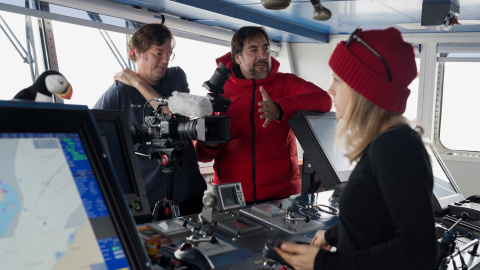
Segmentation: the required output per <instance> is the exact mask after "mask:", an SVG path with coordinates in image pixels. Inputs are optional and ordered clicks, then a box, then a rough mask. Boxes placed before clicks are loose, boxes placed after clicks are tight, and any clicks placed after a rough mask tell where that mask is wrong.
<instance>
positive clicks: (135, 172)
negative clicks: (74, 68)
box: [92, 110, 152, 224]
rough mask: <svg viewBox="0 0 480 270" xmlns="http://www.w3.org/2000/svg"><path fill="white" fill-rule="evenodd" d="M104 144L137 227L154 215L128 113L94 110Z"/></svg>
mask: <svg viewBox="0 0 480 270" xmlns="http://www.w3.org/2000/svg"><path fill="white" fill-rule="evenodd" d="M92 114H93V117H94V118H95V122H96V123H97V127H98V129H99V131H100V136H101V138H102V141H103V144H104V146H105V149H106V151H107V155H108V157H109V158H110V160H111V162H112V165H113V169H114V170H115V173H116V174H117V177H118V181H119V183H120V187H121V188H122V191H123V195H124V196H125V199H126V200H127V205H128V207H129V208H130V211H131V212H132V215H133V218H134V219H135V222H136V223H137V224H140V223H146V222H150V221H151V219H152V215H151V212H150V205H149V203H148V199H147V193H146V192H145V187H144V185H143V180H142V175H141V173H140V168H139V167H138V161H137V159H136V158H135V153H134V151H133V142H132V138H131V135H130V132H129V131H128V127H127V120H126V116H125V112H124V111H117V110H92Z"/></svg>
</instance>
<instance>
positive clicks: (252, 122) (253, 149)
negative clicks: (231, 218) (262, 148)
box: [250, 79, 257, 203]
mask: <svg viewBox="0 0 480 270" xmlns="http://www.w3.org/2000/svg"><path fill="white" fill-rule="evenodd" d="M252 81H253V91H252V114H251V116H250V123H251V124H252V183H253V202H254V203H257V185H256V181H255V119H254V115H255V90H256V88H257V83H256V81H255V79H252Z"/></svg>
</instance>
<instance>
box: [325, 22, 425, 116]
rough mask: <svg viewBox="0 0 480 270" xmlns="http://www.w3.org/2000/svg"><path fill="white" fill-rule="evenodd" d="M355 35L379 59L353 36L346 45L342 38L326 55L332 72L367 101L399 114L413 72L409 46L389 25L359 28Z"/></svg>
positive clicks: (415, 68) (410, 46)
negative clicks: (377, 27) (390, 78)
mask: <svg viewBox="0 0 480 270" xmlns="http://www.w3.org/2000/svg"><path fill="white" fill-rule="evenodd" d="M357 36H358V37H360V38H361V39H362V40H363V41H364V42H365V43H367V44H368V45H369V46H370V47H372V49H373V50H375V51H376V52H377V53H378V54H380V55H381V56H382V57H383V59H385V61H386V62H387V65H388V67H389V68H390V72H391V74H392V81H389V80H388V73H387V70H386V68H385V65H384V64H383V63H382V61H381V60H380V59H379V58H378V57H377V56H375V55H374V54H373V53H372V52H370V51H369V50H368V49H367V48H366V47H365V46H363V45H362V44H361V43H360V42H358V41H357V40H355V39H354V40H352V42H351V43H350V44H349V46H348V47H345V44H346V42H345V41H342V42H341V43H339V44H338V45H337V47H336V48H335V50H334V51H333V54H332V56H331V57H330V61H329V65H330V67H331V68H332V70H333V72H335V74H336V75H337V76H339V77H340V78H341V79H342V80H343V81H344V82H346V83H347V84H348V85H349V86H350V87H352V88H353V89H354V90H355V91H357V92H358V93H360V94H361V95H362V96H364V97H365V98H366V99H368V100H369V101H370V102H372V103H374V104H376V105H377V106H380V107H381V108H384V109H386V110H388V111H391V112H394V113H398V114H403V113H404V112H405V108H406V106H407V99H408V96H409V95H410V89H408V85H409V84H410V83H411V82H412V81H413V79H415V77H416V76H417V66H416V64H415V54H414V51H413V46H412V45H411V44H410V43H407V42H405V41H403V38H402V35H401V33H400V31H398V30H397V29H395V28H393V27H391V28H388V29H385V30H369V31H359V32H357Z"/></svg>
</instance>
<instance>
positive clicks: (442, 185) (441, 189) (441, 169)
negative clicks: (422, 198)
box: [424, 139, 464, 213]
mask: <svg viewBox="0 0 480 270" xmlns="http://www.w3.org/2000/svg"><path fill="white" fill-rule="evenodd" d="M424 143H425V148H426V149H427V152H428V154H429V155H430V162H431V163H432V170H433V194H434V196H433V198H432V200H433V207H434V209H435V212H437V213H443V212H447V211H448V205H449V204H451V203H454V202H458V201H461V200H463V199H464V197H463V195H462V193H461V192H460V189H459V188H458V186H457V184H456V183H455V181H454V180H453V177H452V175H451V174H450V172H449V171H448V169H447V167H446V166H445V164H444V163H443V161H442V159H441V158H440V155H439V154H438V152H437V150H436V149H435V147H434V146H433V144H432V143H431V142H430V141H429V140H426V139H425V140H424Z"/></svg>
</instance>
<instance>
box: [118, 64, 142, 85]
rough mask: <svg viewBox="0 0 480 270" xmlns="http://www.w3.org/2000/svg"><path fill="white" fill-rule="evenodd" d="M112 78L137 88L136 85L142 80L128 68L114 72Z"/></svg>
mask: <svg viewBox="0 0 480 270" xmlns="http://www.w3.org/2000/svg"><path fill="white" fill-rule="evenodd" d="M113 79H114V80H116V81H120V82H122V83H124V84H126V85H128V86H131V87H133V88H138V86H139V85H140V84H141V81H143V79H142V78H140V77H139V76H138V74H137V73H136V72H135V71H132V70H130V69H128V68H125V69H124V70H122V71H120V72H117V73H115V76H113Z"/></svg>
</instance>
